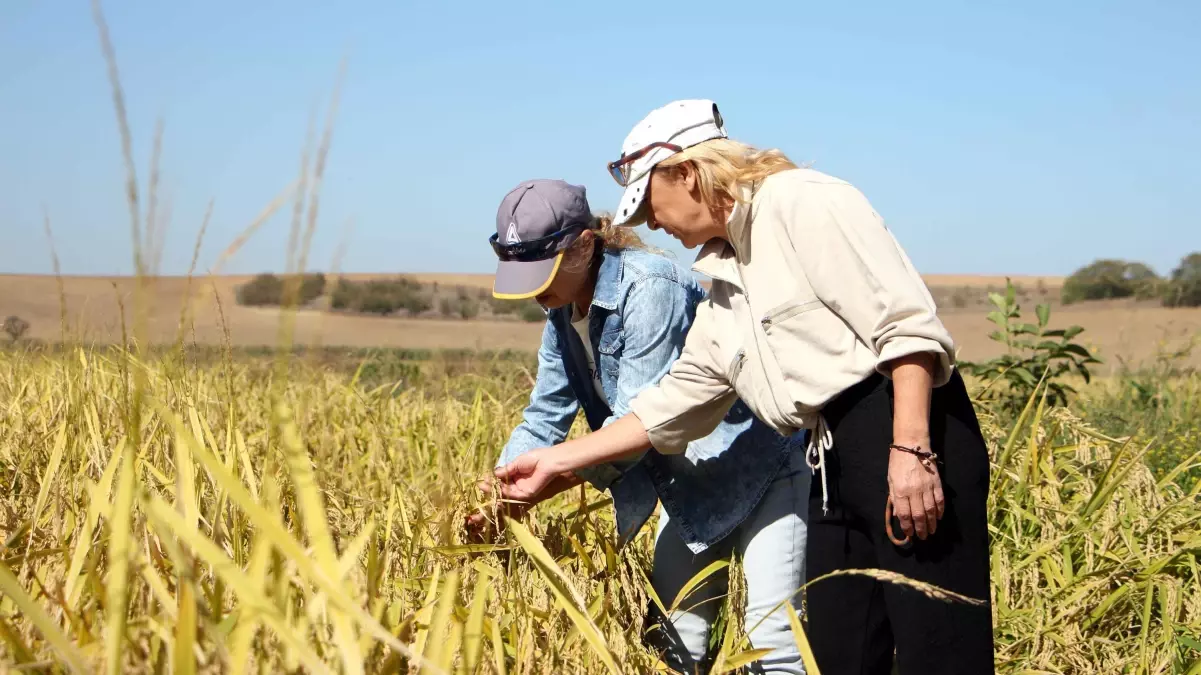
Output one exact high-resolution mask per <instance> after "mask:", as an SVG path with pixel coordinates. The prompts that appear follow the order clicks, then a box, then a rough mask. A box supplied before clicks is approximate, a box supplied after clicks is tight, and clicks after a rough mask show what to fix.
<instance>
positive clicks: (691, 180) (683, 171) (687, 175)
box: [675, 162, 699, 195]
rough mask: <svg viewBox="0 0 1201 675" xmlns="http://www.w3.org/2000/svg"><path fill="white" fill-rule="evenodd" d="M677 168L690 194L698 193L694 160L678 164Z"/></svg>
mask: <svg viewBox="0 0 1201 675" xmlns="http://www.w3.org/2000/svg"><path fill="white" fill-rule="evenodd" d="M675 170H676V171H678V172H679V176H680V182H682V183H683V184H684V189H685V190H687V191H688V194H690V195H696V194H697V189H698V188H699V186H698V185H697V180H696V166H694V165H693V164H692V162H684V163H683V164H679V165H677V166H676V167H675Z"/></svg>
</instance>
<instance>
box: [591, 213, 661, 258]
mask: <svg viewBox="0 0 1201 675" xmlns="http://www.w3.org/2000/svg"><path fill="white" fill-rule="evenodd" d="M589 229H591V230H592V231H593V232H595V233H596V236H597V237H599V238H600V240H601V241H603V242H604V243H605V248H607V249H609V250H610V251H622V250H625V249H628V248H635V249H640V250H646V248H647V246H646V243H645V242H643V241H642V237H639V236H638V233H637V232H635V231H634V228H632V227H621V226H618V225H614V224H613V217H612V216H610V215H609V214H607V213H602V214H600V215H599V216H596V217H595V218H593V219H592V227H590V228H589Z"/></svg>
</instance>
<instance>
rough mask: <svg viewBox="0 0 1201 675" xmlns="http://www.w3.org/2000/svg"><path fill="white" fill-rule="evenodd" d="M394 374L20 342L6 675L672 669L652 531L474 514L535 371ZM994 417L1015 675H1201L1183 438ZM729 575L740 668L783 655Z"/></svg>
mask: <svg viewBox="0 0 1201 675" xmlns="http://www.w3.org/2000/svg"><path fill="white" fill-rule="evenodd" d="M369 365H370V364H364V365H363V367H359V368H334V367H330V366H329V365H328V364H326V365H322V364H318V363H313V362H310V361H307V360H305V359H291V360H289V359H287V358H285V357H284V356H282V355H280V356H277V357H275V358H272V357H270V356H263V357H260V358H255V359H243V358H234V355H233V352H232V351H227V352H226V353H225V355H224V357H223V358H220V359H218V360H216V361H212V360H208V361H197V360H194V359H189V358H186V357H185V355H184V354H183V353H181V352H172V351H168V352H164V353H158V354H153V355H152V354H143V353H140V352H138V351H137V350H136V349H130V350H122V349H119V348H116V347H85V346H76V347H68V348H63V349H60V350H53V351H23V350H20V349H10V350H6V351H0V411H2V413H0V416H2V422H0V485H3V486H4V487H5V490H4V493H3V494H2V495H0V505H2V508H0V533H2V540H3V549H2V550H0V560H2V565H0V595H2V597H0V663H2V664H3V668H4V669H5V670H7V671H9V672H76V673H91V672H105V673H151V672H153V673H162V672H174V673H227V672H228V673H248V672H254V673H268V672H270V673H275V672H308V673H326V672H330V673H333V672H343V673H410V672H428V673H438V672H444V673H505V674H507V673H513V674H517V673H645V672H667V671H666V669H665V667H664V666H663V665H662V663H661V662H660V660H659V659H658V658H657V656H656V655H655V654H654V653H652V652H650V651H649V650H648V649H647V648H646V647H645V646H644V645H643V642H642V640H641V635H642V633H643V631H644V630H645V629H646V628H647V626H646V625H645V618H644V617H645V616H646V610H647V608H648V607H649V606H651V605H652V604H656V603H657V604H659V605H660V606H661V607H663V608H664V609H665V610H667V611H671V610H672V609H673V608H678V607H680V606H682V605H683V604H684V603H686V601H687V598H686V597H681V598H656V597H653V594H652V593H650V592H648V588H649V586H648V583H647V574H648V573H649V569H650V562H651V557H650V552H651V548H650V544H651V536H652V533H653V529H652V526H648V527H647V528H645V529H644V530H643V532H642V533H641V535H640V536H639V537H638V538H637V539H636V540H635V541H634V542H633V543H632V544H631V545H629V546H627V547H626V548H624V549H623V550H620V551H617V550H614V546H613V541H614V536H613V534H614V531H613V522H612V517H611V511H612V510H611V508H610V507H609V506H608V502H607V499H606V496H605V495H604V494H602V493H597V492H595V491H592V490H591V489H590V488H588V489H581V490H580V491H578V492H571V493H568V494H565V495H561V496H559V497H558V498H556V499H555V500H554V501H552V502H550V503H549V504H547V505H543V506H540V507H539V508H538V509H536V510H535V511H534V512H533V513H532V514H531V515H530V516H529V517H528V518H527V519H526V520H525V521H523V522H522V523H517V524H508V525H506V526H504V527H502V528H500V529H499V530H498V531H497V532H496V536H495V538H493V539H489V540H487V541H476V540H469V539H468V537H467V534H466V532H465V530H464V528H463V527H462V522H463V519H464V517H465V516H466V515H467V514H468V513H469V512H470V511H471V510H473V509H475V508H479V507H481V506H483V507H486V506H487V505H486V504H481V502H480V497H479V496H478V493H477V492H476V491H475V489H474V487H473V484H474V481H475V480H476V479H477V478H478V477H479V476H480V474H481V473H482V472H484V471H486V470H487V469H488V468H490V467H491V466H492V463H493V461H494V458H495V456H496V453H497V451H498V450H499V448H500V447H501V446H502V444H503V443H504V441H505V440H506V438H507V435H508V432H509V431H510V430H511V428H512V427H513V425H514V424H515V423H516V422H517V421H518V419H519V416H520V412H521V408H522V406H523V405H524V403H525V401H526V397H527V395H528V388H529V386H530V376H531V374H530V372H529V371H528V370H527V369H526V367H525V364H524V363H523V362H522V361H521V360H503V361H502V360H493V361H488V362H483V361H481V362H477V363H473V364H469V365H467V366H465V367H461V368H458V369H442V370H441V371H440V373H439V374H435V375H430V376H428V377H410V378H407V380H389V378H387V377H384V378H380V377H367V374H368V373H369V371H371V368H369V367H368V366H369ZM426 369H427V370H430V371H431V372H432V371H433V370H436V369H430V368H428V367H427V368H426ZM1199 384H1201V378H1198V376H1196V375H1192V376H1186V377H1185V378H1184V379H1182V380H1179V381H1177V382H1176V383H1175V384H1174V385H1173V386H1174V387H1175V388H1176V390H1177V391H1180V392H1184V393H1186V394H1189V395H1190V396H1191V395H1195V394H1197V393H1198V392H1199V391H1201V386H1199ZM1189 400H1191V401H1194V402H1193V403H1189V404H1188V405H1193V406H1194V409H1195V405H1196V403H1195V401H1197V400H1201V398H1199V399H1189ZM980 413H981V416H982V422H983V424H984V427H985V429H986V434H987V435H988V437H989V440H990V444H991V450H992V453H993V485H992V493H991V513H992V515H991V521H990V527H991V531H992V539H993V549H992V553H993V557H992V563H993V581H994V585H993V598H992V600H993V606H994V612H995V615H994V625H995V636H996V654H997V664H998V669H999V671H1000V672H1003V673H1188V674H1190V675H1195V674H1196V673H1201V591H1199V589H1201V570H1199V568H1198V555H1199V553H1201V508H1199V506H1201V498H1199V496H1198V493H1199V492H1201V487H1189V488H1188V489H1187V490H1186V489H1185V487H1182V485H1187V483H1185V482H1183V481H1181V480H1179V479H1180V478H1181V476H1183V475H1184V474H1185V473H1186V472H1188V471H1190V470H1191V469H1192V468H1193V467H1195V465H1196V463H1197V460H1198V457H1197V456H1196V455H1193V456H1192V457H1191V458H1190V457H1183V458H1181V459H1180V461H1179V462H1178V463H1177V466H1176V469H1175V470H1173V471H1171V472H1169V473H1167V474H1164V475H1162V476H1159V477H1157V476H1156V475H1154V474H1153V472H1152V471H1151V469H1149V468H1148V465H1147V464H1146V463H1145V462H1144V457H1145V456H1146V455H1147V453H1148V452H1152V451H1154V449H1155V447H1156V445H1155V443H1156V442H1160V441H1153V440H1148V439H1147V438H1145V437H1137V438H1134V437H1132V438H1123V437H1112V436H1110V435H1107V434H1106V433H1103V432H1102V431H1100V430H1098V429H1094V428H1092V427H1091V426H1090V425H1089V424H1088V423H1086V421H1085V420H1083V419H1082V418H1081V416H1080V413H1078V412H1073V411H1072V410H1068V409H1047V408H1044V407H1043V406H1041V405H1039V402H1038V401H1031V404H1030V405H1029V406H1028V407H1027V409H1026V412H1025V413H1023V415H1022V417H1021V418H1020V419H1018V420H1015V421H1007V422H1006V421H1002V420H1000V419H998V418H997V417H996V416H995V415H993V414H992V413H991V412H990V411H989V410H988V409H985V408H982V409H981V410H980ZM577 431H578V430H577ZM1198 485H1201V484H1198ZM652 525H653V524H652ZM729 563H730V570H731V573H732V575H733V578H734V579H735V583H734V584H733V585H732V592H731V593H730V595H729V596H728V597H726V598H725V600H724V602H725V606H724V611H723V614H722V615H723V617H724V618H723V622H722V624H721V626H720V631H719V635H718V638H717V639H716V640H715V642H716V644H714V646H713V648H714V650H715V653H717V654H718V657H717V661H716V664H715V667H714V670H713V672H738V671H739V668H741V667H742V666H744V665H745V664H746V663H747V662H748V661H750V660H752V659H753V658H755V656H756V653H755V652H753V651H751V650H750V649H749V647H748V645H747V644H746V642H745V640H743V630H744V627H743V626H742V625H740V622H739V621H738V616H739V613H740V612H739V609H740V605H739V602H740V597H739V584H738V579H739V577H738V574H739V572H738V569H739V568H738V561H737V560H731V561H729ZM865 573H872V572H870V571H867V572H865ZM696 581H697V583H698V584H700V583H704V581H705V578H703V577H701V578H698V579H697V580H696ZM891 582H892V583H909V582H907V581H906V580H904V579H894V580H891ZM810 583H821V580H810ZM914 592H928V593H937V592H938V589H931V588H915V589H914ZM948 601H958V600H955V599H953V598H952V599H948ZM803 619H804V617H800V618H799V620H798V622H797V625H796V630H795V633H796V635H797V637H798V640H800V641H801V642H802V644H803V643H804V632H803V629H802V626H803V624H802V623H801V622H802V621H803ZM810 672H818V671H817V669H816V668H811V669H810Z"/></svg>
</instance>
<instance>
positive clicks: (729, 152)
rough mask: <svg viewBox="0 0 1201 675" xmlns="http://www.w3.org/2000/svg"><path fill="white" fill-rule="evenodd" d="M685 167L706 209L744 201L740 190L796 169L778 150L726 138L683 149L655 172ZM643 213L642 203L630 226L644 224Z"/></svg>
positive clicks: (662, 163)
mask: <svg viewBox="0 0 1201 675" xmlns="http://www.w3.org/2000/svg"><path fill="white" fill-rule="evenodd" d="M687 163H690V164H691V165H692V167H693V168H694V169H696V177H697V186H698V188H699V190H700V193H701V201H702V202H704V203H705V204H706V205H707V206H709V207H710V208H716V207H719V206H722V205H725V204H730V203H732V202H735V201H739V202H741V201H744V200H743V198H742V190H740V189H739V188H740V187H742V186H744V185H752V184H754V183H757V182H759V181H761V180H763V179H764V178H767V177H768V176H770V175H772V174H774V173H779V172H781V171H788V170H789V169H796V168H798V167H797V165H796V164H795V163H794V162H793V161H792V160H791V159H788V156H787V155H785V154H784V153H783V152H782V151H780V150H776V149H774V148H770V149H767V150H760V149H759V148H756V147H754V146H751V145H747V144H746V143H741V142H739V141H735V140H731V139H728V138H714V139H711V140H708V141H704V142H702V143H698V144H696V145H693V146H691V147H687V148H684V150H683V151H682V152H678V153H676V154H674V155H672V156H671V157H668V158H667V159H665V160H663V161H662V162H659V163H658V164H657V165H656V166H655V168H656V169H658V168H663V169H668V170H678V168H679V167H680V166H682V165H684V164H687ZM646 210H647V204H646V200H643V202H642V204H641V206H639V208H638V212H637V213H635V214H634V217H633V218H631V219H630V222H631V223H637V224H641V223H645V222H646Z"/></svg>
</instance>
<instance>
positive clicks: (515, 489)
mask: <svg viewBox="0 0 1201 675" xmlns="http://www.w3.org/2000/svg"><path fill="white" fill-rule="evenodd" d="M557 455H558V453H557V452H556V449H555V448H539V449H537V450H531V451H529V452H527V453H525V454H522V455H519V456H518V457H516V458H515V459H514V460H513V461H512V462H509V463H508V464H506V465H504V466H502V467H498V468H497V469H496V472H495V474H496V478H497V479H498V480H500V496H501V497H502V498H503V499H512V500H514V501H519V502H529V503H537V502H539V501H542V500H543V499H545V497H544V496H541V495H542V493H543V491H544V490H546V488H547V487H548V486H549V485H550V484H551V483H552V482H553V481H554V480H555V479H556V478H561V477H566V476H571V475H572V474H571V470H570V469H569V468H566V467H564V466H562V465H561V463H560V462H558V461H557V460H558V459H559V458H558V456H557Z"/></svg>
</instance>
